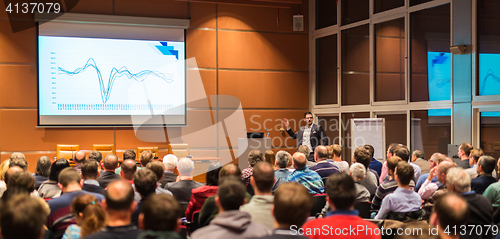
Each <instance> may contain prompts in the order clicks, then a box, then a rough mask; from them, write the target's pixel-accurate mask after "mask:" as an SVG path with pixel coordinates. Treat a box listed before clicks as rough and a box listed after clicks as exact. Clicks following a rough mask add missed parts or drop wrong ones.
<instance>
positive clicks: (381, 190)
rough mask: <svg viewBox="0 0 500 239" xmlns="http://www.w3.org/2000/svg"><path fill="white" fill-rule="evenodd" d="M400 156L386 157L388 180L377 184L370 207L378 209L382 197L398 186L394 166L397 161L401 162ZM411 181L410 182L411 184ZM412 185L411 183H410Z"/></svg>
mask: <svg viewBox="0 0 500 239" xmlns="http://www.w3.org/2000/svg"><path fill="white" fill-rule="evenodd" d="M401 161H402V160H401V158H400V157H398V156H392V157H390V158H388V159H387V168H388V169H389V174H388V175H389V180H387V181H385V182H383V183H382V184H380V186H378V188H377V192H376V193H375V197H373V201H372V209H374V210H378V209H380V205H381V204H382V199H384V198H385V196H387V194H389V193H392V192H394V191H395V190H396V189H397V188H398V182H396V179H395V178H394V177H395V175H394V174H395V172H396V166H397V165H398V163H399V162H401ZM411 183H412V182H410V184H411ZM410 187H412V185H410Z"/></svg>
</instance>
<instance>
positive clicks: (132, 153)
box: [115, 149, 141, 175]
mask: <svg viewBox="0 0 500 239" xmlns="http://www.w3.org/2000/svg"><path fill="white" fill-rule="evenodd" d="M136 156H137V155H136V154H135V151H134V150H131V149H127V150H125V152H123V154H122V160H121V162H122V163H123V161H125V160H127V159H131V160H134V162H135V157H136ZM117 167H118V166H117ZM139 169H141V168H140V167H138V169H137V170H139ZM121 171H122V168H121V167H118V168H115V173H116V174H118V175H120V172H121Z"/></svg>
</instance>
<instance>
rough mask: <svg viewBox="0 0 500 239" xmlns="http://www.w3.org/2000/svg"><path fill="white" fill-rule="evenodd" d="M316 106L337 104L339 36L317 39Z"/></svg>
mask: <svg viewBox="0 0 500 239" xmlns="http://www.w3.org/2000/svg"><path fill="white" fill-rule="evenodd" d="M316 104H317V105H327V104H337V35H336V34H335V35H331V36H326V37H322V38H318V39H316Z"/></svg>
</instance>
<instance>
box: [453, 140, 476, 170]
mask: <svg viewBox="0 0 500 239" xmlns="http://www.w3.org/2000/svg"><path fill="white" fill-rule="evenodd" d="M472 149H473V147H472V145H471V144H469V143H462V144H460V146H459V147H458V157H459V158H460V162H458V164H457V166H458V167H461V168H463V169H468V168H470V162H469V158H470V151H471V150H472Z"/></svg>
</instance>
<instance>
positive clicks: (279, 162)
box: [272, 150, 292, 193]
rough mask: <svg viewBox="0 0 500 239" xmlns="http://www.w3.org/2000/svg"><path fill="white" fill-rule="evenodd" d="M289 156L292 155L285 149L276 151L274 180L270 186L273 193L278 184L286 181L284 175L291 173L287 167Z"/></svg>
mask: <svg viewBox="0 0 500 239" xmlns="http://www.w3.org/2000/svg"><path fill="white" fill-rule="evenodd" d="M291 157H292V155H290V153H288V152H287V151H285V150H280V151H278V153H276V163H275V164H276V170H275V171H274V178H275V179H276V182H275V183H274V185H273V188H272V191H273V193H274V192H275V191H276V190H277V189H278V186H279V185H281V184H282V183H285V182H286V177H288V175H289V174H290V173H291V172H290V170H288V168H287V166H288V162H290V158H291Z"/></svg>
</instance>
